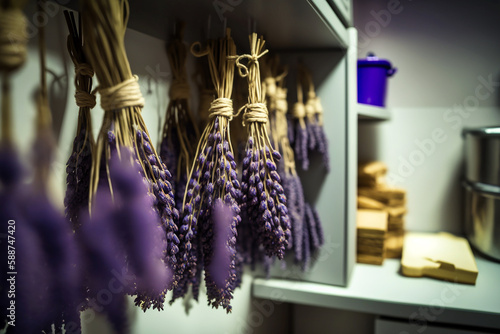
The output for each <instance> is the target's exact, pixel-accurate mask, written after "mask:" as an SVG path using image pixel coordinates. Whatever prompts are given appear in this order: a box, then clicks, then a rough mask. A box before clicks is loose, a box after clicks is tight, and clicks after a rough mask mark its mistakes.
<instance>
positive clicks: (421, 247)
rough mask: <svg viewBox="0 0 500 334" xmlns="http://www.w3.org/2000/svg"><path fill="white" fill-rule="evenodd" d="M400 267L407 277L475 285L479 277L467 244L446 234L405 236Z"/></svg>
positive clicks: (462, 239) (413, 233) (465, 241)
mask: <svg viewBox="0 0 500 334" xmlns="http://www.w3.org/2000/svg"><path fill="white" fill-rule="evenodd" d="M401 266H402V272H403V275H406V276H412V277H421V276H429V277H434V278H439V279H443V280H447V281H452V282H458V283H468V284H476V279H477V275H478V270H477V265H476V260H475V259H474V255H473V254H472V250H471V248H470V246H469V243H468V241H467V240H466V239H465V238H462V237H457V236H454V235H452V234H449V233H445V232H440V233H415V232H408V233H406V235H405V239H404V246H403V255H402V258H401Z"/></svg>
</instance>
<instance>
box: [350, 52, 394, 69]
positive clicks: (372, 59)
mask: <svg viewBox="0 0 500 334" xmlns="http://www.w3.org/2000/svg"><path fill="white" fill-rule="evenodd" d="M364 66H379V67H385V68H387V69H391V68H392V65H391V63H390V62H389V61H388V60H386V59H380V58H379V57H377V56H375V55H374V54H373V53H371V52H370V53H368V55H367V57H366V58H364V59H358V67H364Z"/></svg>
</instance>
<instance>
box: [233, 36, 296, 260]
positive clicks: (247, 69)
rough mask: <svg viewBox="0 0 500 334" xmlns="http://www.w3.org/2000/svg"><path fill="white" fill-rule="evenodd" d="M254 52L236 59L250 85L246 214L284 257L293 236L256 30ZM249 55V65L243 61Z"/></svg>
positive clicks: (268, 248)
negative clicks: (264, 90)
mask: <svg viewBox="0 0 500 334" xmlns="http://www.w3.org/2000/svg"><path fill="white" fill-rule="evenodd" d="M250 45H251V54H250V55H243V56H240V57H238V59H237V61H236V63H237V66H238V68H239V71H240V75H241V76H242V77H246V78H247V80H248V86H249V96H248V103H247V104H246V105H245V106H244V107H243V109H244V114H243V124H244V125H245V126H246V127H247V129H248V130H247V131H248V140H247V145H246V149H245V152H246V155H245V158H244V159H243V167H242V168H243V169H242V172H243V177H242V190H243V196H244V197H243V199H244V201H245V204H244V208H245V210H246V215H247V217H248V219H249V220H250V221H252V222H253V224H252V229H254V233H255V235H257V236H258V242H259V243H260V244H262V245H263V247H264V249H265V252H266V254H267V255H268V256H277V257H278V258H279V259H283V257H284V255H285V249H286V248H287V245H288V243H289V242H290V239H291V231H290V221H289V217H288V209H287V207H286V196H285V194H284V190H283V187H282V186H281V178H280V177H279V175H278V173H276V170H277V165H276V164H277V163H278V161H279V160H280V159H281V155H280V154H279V152H278V151H277V150H275V149H274V148H273V147H272V144H271V141H270V138H269V136H268V133H267V122H268V110H267V106H266V104H265V96H264V95H263V94H262V91H261V80H260V69H259V61H258V59H259V58H260V57H261V56H262V55H264V54H265V53H266V52H267V50H265V51H263V47H264V40H263V39H262V38H260V39H258V38H257V34H255V33H254V34H252V35H250ZM244 59H248V61H249V63H248V65H247V66H245V65H243V64H242V63H241V62H242V60H244Z"/></svg>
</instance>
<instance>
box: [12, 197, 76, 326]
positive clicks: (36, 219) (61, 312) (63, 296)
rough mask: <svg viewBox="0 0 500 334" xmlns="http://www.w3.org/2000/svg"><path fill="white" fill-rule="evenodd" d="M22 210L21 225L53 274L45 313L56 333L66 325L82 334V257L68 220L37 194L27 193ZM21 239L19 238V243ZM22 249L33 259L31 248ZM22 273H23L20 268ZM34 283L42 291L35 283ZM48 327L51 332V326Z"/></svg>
mask: <svg viewBox="0 0 500 334" xmlns="http://www.w3.org/2000/svg"><path fill="white" fill-rule="evenodd" d="M19 209H20V210H22V212H23V216H22V217H20V218H21V219H20V223H22V222H25V223H27V224H29V226H30V228H31V229H32V233H34V234H35V235H36V236H37V237H38V243H39V246H40V249H39V251H40V252H41V254H44V256H45V262H42V263H44V265H45V270H46V271H47V272H49V273H50V284H49V285H48V286H49V291H48V297H49V300H48V303H49V305H51V307H50V308H49V309H47V310H45V312H47V313H48V316H49V317H50V318H51V320H52V321H53V323H54V326H55V328H56V332H57V333H59V331H60V329H61V328H62V325H63V324H68V325H69V324H71V326H72V327H73V328H75V329H78V330H79V328H80V314H79V309H78V307H77V305H78V303H79V301H80V300H81V296H80V284H81V282H80V272H79V271H78V269H79V263H78V259H79V254H78V250H77V247H76V242H75V240H74V235H73V233H72V231H71V228H70V227H69V226H68V223H67V221H66V219H64V217H63V216H62V215H61V214H60V213H59V211H58V210H57V209H56V208H54V207H53V206H52V204H51V203H50V202H49V200H48V198H47V196H46V195H45V194H43V193H41V192H38V191H36V190H35V191H31V192H27V193H26V195H25V196H23V200H22V202H21V204H20V205H19ZM21 238H22V236H21V235H19V236H18V237H17V238H16V239H18V240H20V239H21ZM19 246H20V249H19V253H22V252H23V249H24V247H27V248H26V249H27V255H26V257H25V258H27V257H29V256H30V255H28V252H29V254H32V252H30V248H31V247H32V246H31V245H26V244H25V243H24V242H21V243H20V245H19ZM21 247H22V248H21ZM31 250H32V249H31ZM19 263H20V262H19ZM23 265H24V264H23ZM19 271H20V272H22V271H21V268H19ZM23 275H24V274H23ZM31 283H32V284H35V286H37V287H38V288H39V287H40V285H39V283H38V282H36V281H32V282H31ZM28 299H29V298H28ZM28 303H32V301H28ZM30 308H31V306H27V309H30ZM28 317H29V316H28ZM52 321H51V323H52ZM48 325H49V328H50V323H49V324H48ZM45 328H47V327H45Z"/></svg>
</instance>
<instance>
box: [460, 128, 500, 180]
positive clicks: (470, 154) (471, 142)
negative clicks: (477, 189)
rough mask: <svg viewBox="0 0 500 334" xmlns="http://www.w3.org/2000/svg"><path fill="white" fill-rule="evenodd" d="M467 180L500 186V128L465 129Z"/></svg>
mask: <svg viewBox="0 0 500 334" xmlns="http://www.w3.org/2000/svg"><path fill="white" fill-rule="evenodd" d="M462 134H463V137H464V140H465V143H464V144H465V178H466V180H467V181H469V182H480V183H484V184H490V185H496V186H500V127H498V126H497V127H483V128H475V129H464V130H463V133H462Z"/></svg>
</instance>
